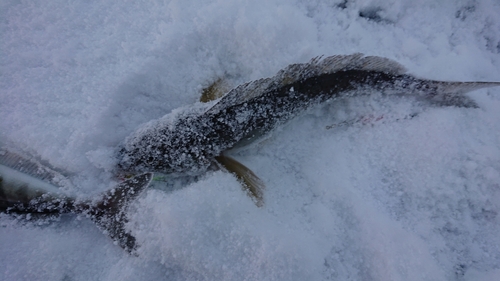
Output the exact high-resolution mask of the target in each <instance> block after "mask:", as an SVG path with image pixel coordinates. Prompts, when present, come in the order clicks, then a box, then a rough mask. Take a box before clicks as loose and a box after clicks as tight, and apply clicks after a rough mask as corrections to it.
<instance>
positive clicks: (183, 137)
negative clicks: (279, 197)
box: [118, 53, 500, 201]
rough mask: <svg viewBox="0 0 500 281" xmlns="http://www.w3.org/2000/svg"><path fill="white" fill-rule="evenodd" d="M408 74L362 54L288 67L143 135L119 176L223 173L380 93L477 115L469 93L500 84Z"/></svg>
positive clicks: (132, 144)
mask: <svg viewBox="0 0 500 281" xmlns="http://www.w3.org/2000/svg"><path fill="white" fill-rule="evenodd" d="M405 72H406V70H405V68H404V67H403V66H402V65H400V64H399V63H397V62H395V61H392V60H390V59H387V58H382V57H375V56H364V55H362V54H359V53H357V54H352V55H337V56H331V57H327V58H324V59H320V58H316V59H313V60H311V61H310V62H308V63H303V64H293V65H290V66H288V67H286V68H284V69H283V70H281V71H279V72H278V73H277V74H276V75H275V76H274V77H271V78H266V79H260V80H257V81H253V82H249V83H246V84H243V85H240V86H238V87H237V88H235V89H233V90H231V91H229V92H228V93H227V94H226V95H225V96H223V97H222V98H221V99H220V100H219V101H218V102H216V103H215V104H214V105H213V106H212V107H210V108H208V109H207V110H205V111H202V112H198V113H196V114H185V115H181V117H176V118H168V117H167V118H165V117H164V118H161V119H159V120H157V121H153V122H150V123H148V124H147V125H145V126H143V127H141V128H139V129H138V130H137V131H136V132H135V133H133V134H132V135H130V136H129V137H128V138H127V139H126V140H125V142H124V143H123V144H122V145H121V147H120V148H119V152H118V158H119V169H121V170H124V171H129V172H144V171H154V172H161V173H166V174H199V173H203V172H204V171H206V170H207V169H208V168H209V167H210V166H211V165H212V164H213V163H214V162H219V163H221V164H222V165H223V166H224V162H227V161H226V160H227V159H228V158H227V156H225V155H224V152H225V151H227V150H229V149H231V148H233V147H235V146H239V145H241V144H242V143H248V142H249V141H251V140H253V139H254V138H255V137H256V136H260V135H262V134H265V133H267V132H269V131H270V130H272V129H273V128H275V127H276V126H278V125H280V124H282V123H284V122H286V121H287V120H290V119H291V118H293V117H295V116H297V115H298V114H299V113H301V112H303V111H305V110H306V109H308V108H310V107H312V106H315V105H318V104H320V103H324V102H327V101H333V100H336V99H341V98H349V97H354V96H360V95H367V94H370V93H373V92H374V90H375V91H378V92H383V93H385V94H398V95H412V96H417V97H420V98H422V99H425V100H428V101H430V102H433V103H435V104H438V105H443V106H460V107H477V105H476V103H475V102H474V101H473V100H471V99H470V98H468V97H467V96H465V95H464V94H465V93H467V92H469V91H473V90H476V89H480V88H485V87H494V86H500V83H499V82H443V81H434V80H428V79H420V78H416V77H414V76H412V75H409V74H406V73H405ZM221 160H222V161H221ZM229 160H230V161H229V162H230V163H235V160H234V159H230V158H229ZM236 163H237V162H236ZM238 164H239V163H238ZM225 166H226V167H229V168H230V170H231V167H233V166H231V165H225ZM233 168H234V167H233ZM238 169H239V173H240V175H243V176H242V178H244V180H245V177H247V180H245V181H246V182H250V184H248V185H250V186H251V185H253V188H254V189H255V192H254V191H251V193H252V194H253V196H254V197H256V198H257V201H261V200H262V198H261V195H262V191H261V190H260V189H261V187H262V186H263V185H262V183H261V181H260V180H258V178H257V177H254V175H253V173H251V171H250V170H248V169H245V167H244V166H243V169H241V167H239V168H236V170H238ZM233 170H234V169H233ZM235 172H237V173H238V171H235ZM248 179H249V180H248ZM252 181H254V183H252ZM259 197H260V198H259Z"/></svg>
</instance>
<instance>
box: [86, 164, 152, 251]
mask: <svg viewBox="0 0 500 281" xmlns="http://www.w3.org/2000/svg"><path fill="white" fill-rule="evenodd" d="M152 178H153V173H144V174H141V175H138V176H135V177H133V178H130V179H127V180H126V181H124V182H122V183H120V184H118V185H117V186H116V187H115V188H113V189H111V190H109V191H107V192H105V193H103V194H102V195H101V197H100V198H99V199H98V200H92V202H90V203H89V202H86V203H80V204H79V205H78V206H77V208H78V209H79V211H80V212H81V213H84V214H87V215H89V216H90V219H91V220H92V221H93V222H94V223H95V224H96V225H97V226H98V227H99V229H101V230H102V231H104V232H105V234H107V235H108V236H109V237H111V239H112V240H113V241H114V242H115V243H116V244H118V245H119V246H120V247H122V248H123V249H125V250H126V251H127V252H129V253H133V252H134V251H135V250H136V248H137V243H136V241H135V237H134V236H132V234H130V232H128V231H127V230H126V229H125V224H126V223H127V222H128V218H127V215H126V210H127V208H128V206H129V204H130V202H131V201H132V200H134V199H135V198H137V196H138V195H139V194H140V193H141V192H142V191H143V190H144V189H146V187H147V186H148V185H149V183H150V182H151V180H152Z"/></svg>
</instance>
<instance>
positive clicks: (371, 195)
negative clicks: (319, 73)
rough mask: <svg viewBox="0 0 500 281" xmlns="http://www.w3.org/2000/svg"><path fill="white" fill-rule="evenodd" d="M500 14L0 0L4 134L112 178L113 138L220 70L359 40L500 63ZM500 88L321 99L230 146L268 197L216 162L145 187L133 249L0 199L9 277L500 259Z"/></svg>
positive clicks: (371, 267)
mask: <svg viewBox="0 0 500 281" xmlns="http://www.w3.org/2000/svg"><path fill="white" fill-rule="evenodd" d="M115 2H116V3H115ZM499 15H500V3H499V2H498V1H495V0H483V1H470V0H466V1H456V0H448V1H430V0H427V1H396V0H390V1H379V0H373V1H369V0H358V1H353V0H347V1H346V0H338V1H321V0H311V1H279V0H275V1H268V0H265V1H264V0H254V1H232V0H231V1H229V0H221V1H199V0H196V1H194V0H193V1H190V0H187V1H186V0H182V1H157V2H154V1H145V2H130V3H127V1H114V2H112V1H101V2H99V1H90V2H88V1H76V2H75V1H56V0H54V1H43V3H42V2H41V1H31V2H30V1H22V2H20V3H19V2H18V1H2V2H1V3H0V18H1V21H0V34H1V37H2V40H0V48H1V49H0V53H1V56H0V65H1V72H0V73H1V75H0V98H1V100H0V114H1V115H0V142H5V143H15V144H16V146H17V147H19V148H20V149H23V150H25V151H27V152H29V153H32V154H34V155H36V156H37V157H39V158H40V159H43V160H44V161H47V162H49V163H50V164H51V165H52V166H54V167H61V168H64V169H65V170H67V171H68V173H69V174H71V175H73V176H72V178H71V179H72V181H73V183H74V185H75V187H74V188H75V190H74V192H75V193H77V194H81V195H82V196H83V195H85V196H87V195H89V194H97V193H99V192H101V191H103V190H107V189H109V188H110V187H112V186H114V185H115V184H116V183H115V182H113V180H112V175H111V172H110V171H111V170H112V169H113V167H114V165H115V164H116V160H115V159H114V158H113V157H112V156H113V153H114V152H115V148H116V146H117V145H118V143H120V142H121V141H122V140H123V139H124V138H125V137H126V136H127V135H129V134H130V133H131V132H133V131H135V130H136V129H137V127H138V126H139V125H140V124H142V123H144V122H148V121H150V120H152V119H156V118H159V117H161V116H163V115H165V114H167V113H169V112H171V111H172V110H175V109H177V108H179V107H186V106H191V105H192V104H193V103H195V102H196V101H197V100H198V99H199V95H200V93H201V89H202V88H203V87H205V86H207V85H208V84H210V83H211V82H212V81H214V80H216V79H218V78H219V77H226V78H227V79H228V80H229V81H230V82H231V83H232V84H233V85H234V86H236V85H238V84H241V83H244V82H247V81H251V80H255V79H259V78H263V77H269V76H272V75H274V74H275V73H276V72H277V71H278V70H279V69H281V68H283V67H285V66H286V65H288V64H290V63H298V62H306V61H309V59H311V58H312V57H315V56H318V55H333V54H350V53H354V52H362V53H365V54H367V55H377V56H382V57H388V58H391V59H394V60H396V61H398V62H400V63H401V64H403V65H404V66H405V67H406V68H407V69H408V70H409V73H412V74H415V75H417V76H420V77H423V78H429V79H436V80H457V81H465V80H470V81H475V80H478V81H499V80H500V32H499V30H500V16H499ZM499 95H500V89H498V88H492V89H489V90H480V91H476V92H474V93H471V94H470V95H469V96H471V97H472V98H474V100H475V101H476V102H477V103H478V104H479V106H480V109H462V108H453V107H447V108H439V107H429V106H427V107H422V106H421V105H419V104H416V103H415V102H414V101H412V100H410V99H405V98H396V97H392V98H387V97H382V96H380V95H374V96H373V97H363V98H358V99H355V100H350V101H344V102H340V103H335V104H330V105H325V106H322V107H319V108H317V109H315V110H312V111H309V112H308V113H307V114H305V115H302V116H300V117H299V118H296V119H294V120H293V121H291V122H290V123H288V124H286V125H285V126H283V127H280V128H279V129H278V130H276V131H274V132H272V134H271V135H270V136H269V137H267V138H266V139H265V140H263V141H261V142H259V143H254V144H253V145H251V146H250V147H248V148H245V149H241V150H239V151H237V152H235V153H234V154H233V155H232V156H233V157H235V158H236V159H237V160H239V161H241V162H242V163H244V164H245V165H246V166H248V167H249V168H251V169H252V170H253V171H254V172H255V173H256V174H257V175H258V176H260V177H261V178H262V179H263V180H264V182H265V183H266V186H267V189H266V194H265V201H266V205H265V206H264V207H263V208H256V207H255V205H254V204H253V202H252V201H251V200H250V199H249V198H248V197H247V196H246V195H245V194H244V192H242V191H241V187H240V185H239V183H238V182H237V180H236V179H235V178H234V177H233V176H232V175H230V174H227V173H223V172H212V173H208V174H207V175H205V176H204V177H202V179H201V180H200V181H197V182H195V183H192V184H190V185H189V186H187V187H185V188H182V189H177V190H175V191H173V192H165V191H162V190H157V189H150V190H148V191H147V192H146V193H145V194H143V195H142V196H141V197H140V198H139V200H138V201H137V202H136V203H135V204H133V206H132V208H131V210H130V211H129V217H130V223H129V225H128V227H129V228H130V230H131V232H132V233H133V234H134V235H135V236H136V237H137V240H138V243H139V244H140V245H141V247H140V248H139V250H138V251H139V255H138V256H137V257H136V256H130V255H128V254H127V253H126V252H125V251H123V250H122V249H121V248H120V247H118V246H117V245H113V243H111V241H110V239H109V238H108V237H107V236H106V235H103V234H102V233H101V232H100V231H99V230H98V229H97V228H96V227H95V225H94V224H93V223H92V222H90V221H89V220H88V219H86V218H75V217H72V216H65V217H62V218H61V219H60V220H59V221H56V222H53V223H48V224H45V223H41V222H39V223H22V222H20V221H17V220H15V219H13V218H11V217H7V216H0V249H1V250H0V264H1V265H2V266H1V269H0V280H497V279H500V246H499V245H500V235H498V233H500V217H499V216H498V213H499V212H500V203H499V202H500V184H499V183H500V164H499V163H500V161H499V160H500V122H499V121H500V113H499V112H500V110H499V109H500V96H499ZM414 115H416V116H415V117H413V118H409V117H408V116H414ZM351 120H361V122H351ZM345 124H352V125H350V126H347V125H345Z"/></svg>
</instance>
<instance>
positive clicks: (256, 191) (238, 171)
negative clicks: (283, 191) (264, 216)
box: [215, 154, 265, 207]
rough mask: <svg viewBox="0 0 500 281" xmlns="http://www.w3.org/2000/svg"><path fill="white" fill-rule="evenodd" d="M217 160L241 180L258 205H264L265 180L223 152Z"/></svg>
mask: <svg viewBox="0 0 500 281" xmlns="http://www.w3.org/2000/svg"><path fill="white" fill-rule="evenodd" d="M215 160H217V162H218V163H219V164H220V165H221V166H223V167H224V168H225V169H226V170H227V171H229V172H231V173H233V174H234V175H235V176H236V177H237V178H238V179H239V180H240V181H241V183H242V184H243V188H244V190H245V191H246V192H247V194H248V195H249V196H250V197H251V198H252V200H253V201H254V202H255V205H257V207H262V206H263V205H264V189H265V185H264V182H263V181H262V180H261V179H260V178H259V177H258V176H257V175H255V173H254V172H252V170H250V169H249V168H248V167H246V166H245V165H243V164H241V163H240V162H238V161H236V160H235V159H233V158H231V157H229V156H226V155H223V154H221V155H219V156H218V157H215Z"/></svg>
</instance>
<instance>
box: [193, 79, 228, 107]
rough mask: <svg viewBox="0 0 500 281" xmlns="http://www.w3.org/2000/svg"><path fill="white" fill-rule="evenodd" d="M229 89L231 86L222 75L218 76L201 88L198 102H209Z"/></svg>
mask: <svg viewBox="0 0 500 281" xmlns="http://www.w3.org/2000/svg"><path fill="white" fill-rule="evenodd" d="M229 90H231V86H230V85H229V83H228V82H227V80H226V79H225V78H224V77H219V78H217V80H215V81H214V82H212V83H210V84H209V85H208V86H207V87H205V88H203V90H201V96H200V102H210V101H213V100H216V99H218V98H221V97H222V96H223V95H224V94H225V93H227V92H228V91H229Z"/></svg>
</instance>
